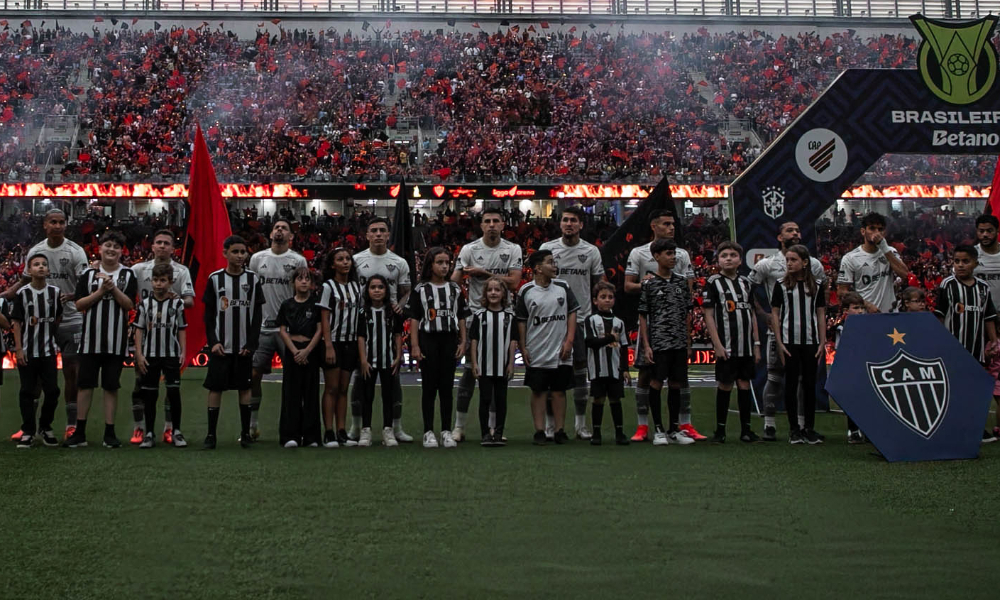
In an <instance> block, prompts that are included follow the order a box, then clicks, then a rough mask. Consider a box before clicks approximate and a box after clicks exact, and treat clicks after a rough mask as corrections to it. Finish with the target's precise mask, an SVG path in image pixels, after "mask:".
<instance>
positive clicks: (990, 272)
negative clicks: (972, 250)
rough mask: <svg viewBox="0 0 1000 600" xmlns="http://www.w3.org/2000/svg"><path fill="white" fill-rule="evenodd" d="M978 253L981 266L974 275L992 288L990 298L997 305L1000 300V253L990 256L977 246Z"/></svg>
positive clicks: (978, 266)
mask: <svg viewBox="0 0 1000 600" xmlns="http://www.w3.org/2000/svg"><path fill="white" fill-rule="evenodd" d="M976 252H979V265H977V266H976V270H975V271H974V274H975V276H976V277H978V278H980V279H982V280H983V281H985V282H986V285H988V286H990V297H991V298H993V301H994V303H996V302H997V299H1000V252H997V253H996V254H988V253H987V252H985V251H984V250H983V248H982V246H980V245H976Z"/></svg>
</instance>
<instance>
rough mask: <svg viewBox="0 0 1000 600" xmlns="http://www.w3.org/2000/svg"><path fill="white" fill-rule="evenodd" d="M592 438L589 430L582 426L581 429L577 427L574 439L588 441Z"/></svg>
mask: <svg viewBox="0 0 1000 600" xmlns="http://www.w3.org/2000/svg"><path fill="white" fill-rule="evenodd" d="M593 436H594V434H593V433H591V432H590V430H589V429H587V426H586V425H584V426H583V427H577V429H576V439H578V440H589V439H591V438H592V437H593Z"/></svg>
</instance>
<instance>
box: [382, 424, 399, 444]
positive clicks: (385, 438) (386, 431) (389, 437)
mask: <svg viewBox="0 0 1000 600" xmlns="http://www.w3.org/2000/svg"><path fill="white" fill-rule="evenodd" d="M382 445H383V446H385V447H386V448H395V447H396V446H398V445H399V442H397V441H396V436H395V435H394V434H393V433H392V427H383V428H382Z"/></svg>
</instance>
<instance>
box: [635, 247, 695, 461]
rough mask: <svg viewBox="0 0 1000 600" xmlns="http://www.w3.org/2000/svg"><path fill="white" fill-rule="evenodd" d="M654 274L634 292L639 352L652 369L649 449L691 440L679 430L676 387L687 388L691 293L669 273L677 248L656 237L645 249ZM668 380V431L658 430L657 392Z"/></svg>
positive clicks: (660, 419)
mask: <svg viewBox="0 0 1000 600" xmlns="http://www.w3.org/2000/svg"><path fill="white" fill-rule="evenodd" d="M649 249H650V251H651V252H652V254H653V258H654V259H655V260H656V264H657V272H656V274H654V275H653V276H652V277H650V278H649V279H646V280H644V281H643V282H642V291H641V292H640V293H639V331H640V335H641V336H642V345H643V348H642V351H643V353H644V354H645V359H646V361H647V362H648V363H650V364H651V365H652V369H653V372H652V375H651V381H650V384H649V412H650V414H651V415H652V417H653V425H654V426H655V427H656V432H655V434H654V435H653V445H654V446H666V445H667V444H680V445H687V444H693V443H694V439H693V438H691V437H688V436H687V435H685V434H683V433H681V432H680V431H679V429H678V428H679V420H680V419H679V415H680V409H681V388H682V387H683V386H684V385H686V384H687V361H688V355H689V354H690V352H691V292H690V291H689V290H688V285H687V280H685V279H684V278H683V277H681V276H680V275H678V274H677V273H674V267H675V266H676V265H677V245H676V244H675V243H674V241H673V240H668V239H658V240H656V241H654V242H653V243H652V244H651V245H650V247H649ZM664 382H668V386H669V391H668V392H667V407H668V410H669V411H670V427H669V429H668V430H664V428H663V414H662V407H661V405H660V391H661V390H662V389H663V383H664Z"/></svg>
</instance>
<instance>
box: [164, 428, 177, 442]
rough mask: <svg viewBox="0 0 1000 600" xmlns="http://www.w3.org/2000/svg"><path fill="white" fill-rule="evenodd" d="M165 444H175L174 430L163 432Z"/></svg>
mask: <svg viewBox="0 0 1000 600" xmlns="http://www.w3.org/2000/svg"><path fill="white" fill-rule="evenodd" d="M163 443H164V444H173V443H174V430H173V429H164V430H163Z"/></svg>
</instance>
